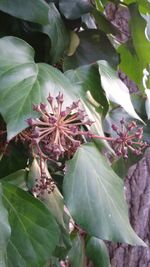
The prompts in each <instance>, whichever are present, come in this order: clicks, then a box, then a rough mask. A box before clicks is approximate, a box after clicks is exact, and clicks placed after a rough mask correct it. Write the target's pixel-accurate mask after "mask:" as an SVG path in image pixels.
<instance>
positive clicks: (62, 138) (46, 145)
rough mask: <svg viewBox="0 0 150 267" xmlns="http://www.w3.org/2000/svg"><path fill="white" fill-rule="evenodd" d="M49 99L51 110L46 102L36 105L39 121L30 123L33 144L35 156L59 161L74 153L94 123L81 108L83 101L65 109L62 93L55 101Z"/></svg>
mask: <svg viewBox="0 0 150 267" xmlns="http://www.w3.org/2000/svg"><path fill="white" fill-rule="evenodd" d="M47 100H48V102H49V108H50V109H49V108H48V106H47V105H46V104H44V103H41V104H39V105H36V106H35V105H34V110H35V111H37V112H38V113H40V118H36V119H28V124H29V126H32V132H33V134H32V143H33V144H34V146H35V148H36V154H37V155H39V156H40V157H42V158H43V159H54V160H58V159H59V158H60V157H63V156H64V155H69V156H71V155H73V154H74V152H75V151H76V149H77V148H78V147H79V146H80V144H81V142H82V141H83V138H82V136H83V135H88V133H89V132H88V131H87V126H90V125H91V124H92V123H93V122H92V121H90V120H89V119H87V115H86V114H85V111H84V110H82V109H81V108H80V101H76V102H73V103H72V105H71V106H70V107H66V108H65V109H63V102H64V98H63V94H61V93H59V94H58V96H57V97H56V98H55V99H54V98H53V97H52V96H51V95H50V94H49V96H48V98H47ZM84 128H86V131H84ZM89 134H90V133H89ZM68 152H69V154H68Z"/></svg>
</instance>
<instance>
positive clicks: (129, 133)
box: [111, 119, 147, 159]
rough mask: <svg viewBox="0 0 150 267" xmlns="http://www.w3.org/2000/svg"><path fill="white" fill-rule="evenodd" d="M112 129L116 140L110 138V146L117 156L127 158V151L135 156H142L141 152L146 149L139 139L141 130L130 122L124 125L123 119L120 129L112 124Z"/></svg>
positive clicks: (145, 144)
mask: <svg viewBox="0 0 150 267" xmlns="http://www.w3.org/2000/svg"><path fill="white" fill-rule="evenodd" d="M112 129H113V131H114V132H115V133H116V135H117V136H116V138H112V141H111V144H112V148H113V149H114V151H115V153H116V155H117V156H123V158H125V159H127V158H128V150H131V151H132V152H133V153H134V154H135V155H140V154H142V150H143V149H144V148H145V147H147V143H145V142H143V141H142V140H141V139H142V137H143V128H137V125H136V122H135V121H132V122H130V123H127V124H125V121H124V119H122V120H120V127H118V126H117V125H115V124H112Z"/></svg>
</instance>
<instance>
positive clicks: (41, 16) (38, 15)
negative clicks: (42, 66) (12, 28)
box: [0, 0, 69, 64]
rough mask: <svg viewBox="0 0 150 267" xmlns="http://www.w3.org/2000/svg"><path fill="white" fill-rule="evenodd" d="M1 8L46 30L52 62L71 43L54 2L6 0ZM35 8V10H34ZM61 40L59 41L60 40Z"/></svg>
mask: <svg viewBox="0 0 150 267" xmlns="http://www.w3.org/2000/svg"><path fill="white" fill-rule="evenodd" d="M0 10H2V11H4V12H6V13H8V14H10V15H12V16H15V17H17V18H20V19H23V20H27V21H30V22H34V23H38V24H37V25H35V30H37V31H40V32H44V33H45V34H47V35H48V36H49V38H50V40H51V51H50V56H51V63H52V64H53V63H55V62H56V61H57V60H58V59H59V58H60V57H61V56H62V55H63V53H64V50H65V49H66V48H67V46H68V45H69V33H68V31H67V29H66V27H65V25H64V23H63V20H62V18H61V15H60V13H59V11H58V10H57V8H56V6H55V5H54V3H50V4H49V5H48V4H47V3H46V2H45V1H44V0H33V1H30V0H27V1H26V0H23V1H22V0H14V1H13V2H12V1H11V0H4V1H0ZM33 10H34V12H33ZM58 40H59V42H58Z"/></svg>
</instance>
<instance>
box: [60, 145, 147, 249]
mask: <svg viewBox="0 0 150 267" xmlns="http://www.w3.org/2000/svg"><path fill="white" fill-rule="evenodd" d="M93 155H94V156H93ZM63 188H64V200H65V203H66V205H67V207H68V209H69V211H70V213H71V215H72V217H73V218H74V220H75V221H76V222H77V223H78V224H79V225H80V226H81V227H82V228H83V229H85V230H86V231H87V233H88V234H90V235H93V236H95V237H98V238H101V239H105V240H111V241H115V242H125V243H129V244H132V245H135V244H136V245H144V242H143V241H142V240H141V239H140V238H139V237H138V236H137V235H136V234H135V232H134V231H133V229H132V228H131V226H130V223H129V219H128V211H127V204H126V202H125V199H124V191H123V182H122V180H121V179H120V178H119V177H118V176H117V175H116V174H115V173H114V172H113V170H112V169H111V167H110V166H109V164H108V163H107V161H106V159H105V158H104V157H103V156H102V155H101V154H100V152H99V151H98V149H97V148H96V147H95V145H93V144H92V143H90V144H85V145H83V146H82V147H80V148H79V149H78V151H77V152H76V154H75V156H74V158H73V159H72V160H70V161H69V162H68V164H67V166H66V175H65V180H64V187H63Z"/></svg>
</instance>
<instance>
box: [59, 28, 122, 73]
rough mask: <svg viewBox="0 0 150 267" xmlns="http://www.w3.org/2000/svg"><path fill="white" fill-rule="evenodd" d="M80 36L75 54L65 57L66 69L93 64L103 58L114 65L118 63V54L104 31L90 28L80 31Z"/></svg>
mask: <svg viewBox="0 0 150 267" xmlns="http://www.w3.org/2000/svg"><path fill="white" fill-rule="evenodd" d="M78 37H79V39H80V44H79V46H78V48H77V49H76V52H75V53H74V55H73V56H70V57H65V59H64V70H69V69H75V68H77V67H79V66H83V65H88V64H93V63H95V62H96V61H97V60H102V59H103V60H107V61H108V62H109V63H110V64H111V65H112V66H114V67H116V66H117V65H118V63H119V57H118V54H117V53H116V50H115V49H114V47H113V46H112V44H111V42H110V41H109V39H108V37H107V35H106V34H105V33H104V32H102V31H100V30H95V29H88V30H84V31H81V32H79V33H78Z"/></svg>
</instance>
